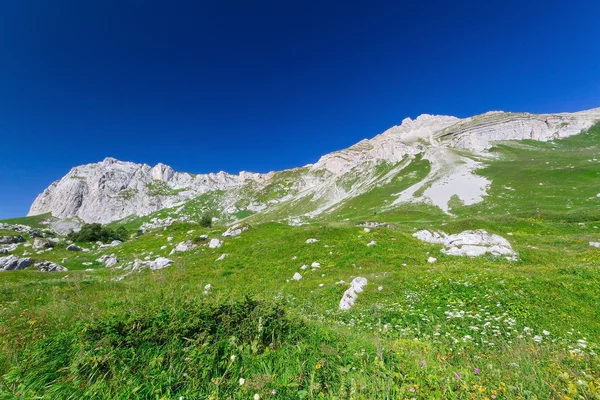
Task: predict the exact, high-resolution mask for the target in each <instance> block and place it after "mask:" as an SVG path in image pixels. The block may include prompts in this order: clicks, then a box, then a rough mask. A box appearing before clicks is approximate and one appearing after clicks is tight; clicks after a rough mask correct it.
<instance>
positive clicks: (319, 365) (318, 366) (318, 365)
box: [315, 364, 323, 369]
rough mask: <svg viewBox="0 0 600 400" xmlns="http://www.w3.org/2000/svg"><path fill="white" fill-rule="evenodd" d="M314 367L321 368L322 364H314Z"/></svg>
mask: <svg viewBox="0 0 600 400" xmlns="http://www.w3.org/2000/svg"><path fill="white" fill-rule="evenodd" d="M315 368H316V369H321V368H323V366H322V365H321V364H317V365H315Z"/></svg>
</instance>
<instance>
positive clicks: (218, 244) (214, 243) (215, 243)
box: [208, 239, 223, 249]
mask: <svg viewBox="0 0 600 400" xmlns="http://www.w3.org/2000/svg"><path fill="white" fill-rule="evenodd" d="M222 245H223V241H222V240H219V239H210V242H208V247H209V248H211V249H217V248H219V247H221V246H222Z"/></svg>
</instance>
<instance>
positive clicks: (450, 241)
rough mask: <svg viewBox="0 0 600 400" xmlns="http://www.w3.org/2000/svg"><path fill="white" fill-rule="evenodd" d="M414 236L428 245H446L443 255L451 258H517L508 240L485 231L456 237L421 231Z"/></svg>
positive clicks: (455, 235) (469, 232)
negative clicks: (491, 256)
mask: <svg viewBox="0 0 600 400" xmlns="http://www.w3.org/2000/svg"><path fill="white" fill-rule="evenodd" d="M413 236H414V237H415V238H417V239H419V240H422V241H424V242H427V243H433V244H441V245H444V246H445V247H446V248H445V249H442V253H444V254H448V255H451V256H468V257H477V256H481V255H484V254H486V253H490V254H492V255H493V256H505V257H508V258H511V259H516V257H517V253H516V252H515V251H514V250H513V249H512V247H511V245H510V243H509V242H508V240H506V239H505V238H503V237H502V236H499V235H496V234H492V233H488V232H487V231H485V230H483V229H478V230H474V231H464V232H461V233H457V234H454V235H448V234H446V233H444V232H430V231H427V230H421V231H418V232H416V233H414V234H413Z"/></svg>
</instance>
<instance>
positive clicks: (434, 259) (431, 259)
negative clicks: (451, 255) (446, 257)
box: [427, 257, 437, 264]
mask: <svg viewBox="0 0 600 400" xmlns="http://www.w3.org/2000/svg"><path fill="white" fill-rule="evenodd" d="M436 261H437V258H435V257H429V258H428V259H427V262H428V263H430V264H433V263H434V262H436Z"/></svg>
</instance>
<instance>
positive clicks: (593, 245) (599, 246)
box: [590, 242, 600, 248]
mask: <svg viewBox="0 0 600 400" xmlns="http://www.w3.org/2000/svg"><path fill="white" fill-rule="evenodd" d="M590 246H592V247H598V248H600V242H590Z"/></svg>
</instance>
